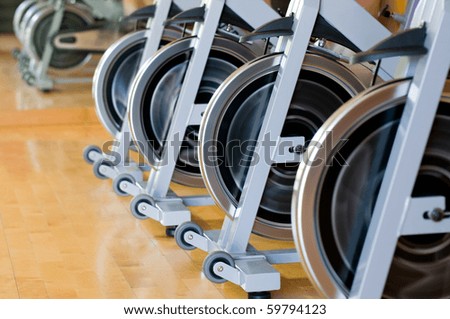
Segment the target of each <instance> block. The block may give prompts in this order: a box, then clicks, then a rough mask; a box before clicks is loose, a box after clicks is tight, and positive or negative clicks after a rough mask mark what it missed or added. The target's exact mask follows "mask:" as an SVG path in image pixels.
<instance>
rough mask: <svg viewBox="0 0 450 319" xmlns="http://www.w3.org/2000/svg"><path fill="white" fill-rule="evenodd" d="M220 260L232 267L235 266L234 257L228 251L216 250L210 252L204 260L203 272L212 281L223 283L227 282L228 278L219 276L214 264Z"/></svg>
mask: <svg viewBox="0 0 450 319" xmlns="http://www.w3.org/2000/svg"><path fill="white" fill-rule="evenodd" d="M218 262H223V263H225V264H227V265H230V266H231V267H234V259H233V257H231V256H230V255H229V254H228V253H226V252H224V251H215V252H212V253H210V254H209V255H208V256H207V257H206V258H205V260H204V261H203V273H204V274H205V276H206V278H208V279H209V280H210V281H212V282H215V283H218V284H221V283H224V282H226V281H227V280H226V279H224V278H222V277H220V276H217V275H216V274H215V273H214V266H215V265H216V264H217V263H218Z"/></svg>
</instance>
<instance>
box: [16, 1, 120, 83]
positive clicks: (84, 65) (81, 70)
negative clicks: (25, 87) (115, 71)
mask: <svg viewBox="0 0 450 319" xmlns="http://www.w3.org/2000/svg"><path fill="white" fill-rule="evenodd" d="M122 17H123V8H122V2H121V0H102V1H95V0H25V1H22V2H21V4H20V5H19V6H18V8H17V9H16V11H15V13H14V18H13V29H14V33H15V35H16V37H17V39H18V40H19V42H20V44H21V49H16V50H14V52H13V54H14V56H15V57H16V58H17V60H18V62H19V63H18V65H19V70H20V72H21V75H22V78H23V79H24V80H25V81H26V82H27V83H28V84H29V85H32V86H35V87H37V88H38V89H40V90H42V91H45V92H46V91H50V90H52V89H53V88H54V86H55V84H57V83H79V82H91V79H92V73H93V68H94V67H95V63H96V61H97V60H98V58H97V59H96V55H97V56H98V54H100V53H103V52H104V51H105V50H106V49H107V48H108V47H109V46H110V45H111V44H112V43H114V42H115V41H116V40H117V39H119V38H120V35H123V34H125V31H126V30H127V29H128V27H127V24H126V23H124V22H122V23H120V21H121V20H122Z"/></svg>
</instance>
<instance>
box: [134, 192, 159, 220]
mask: <svg viewBox="0 0 450 319" xmlns="http://www.w3.org/2000/svg"><path fill="white" fill-rule="evenodd" d="M142 203H146V204H148V205H150V206H153V207H155V201H154V199H153V198H152V197H151V196H150V195H147V194H139V195H138V196H136V197H135V198H133V200H132V201H131V203H130V209H131V214H132V215H133V216H134V217H136V218H137V219H141V220H144V219H148V218H149V217H148V216H147V215H144V214H142V213H141V212H140V211H139V209H138V207H139V205H140V204H142Z"/></svg>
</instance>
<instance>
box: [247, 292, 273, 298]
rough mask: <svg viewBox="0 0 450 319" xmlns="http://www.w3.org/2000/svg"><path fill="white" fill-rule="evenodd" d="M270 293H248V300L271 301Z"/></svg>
mask: <svg viewBox="0 0 450 319" xmlns="http://www.w3.org/2000/svg"><path fill="white" fill-rule="evenodd" d="M271 298H272V296H271V295H270V291H257V292H249V293H248V299H271Z"/></svg>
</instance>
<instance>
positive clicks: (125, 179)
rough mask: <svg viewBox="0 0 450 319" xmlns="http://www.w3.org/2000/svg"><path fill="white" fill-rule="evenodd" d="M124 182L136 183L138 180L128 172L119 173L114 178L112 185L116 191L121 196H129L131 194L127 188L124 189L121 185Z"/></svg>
mask: <svg viewBox="0 0 450 319" xmlns="http://www.w3.org/2000/svg"><path fill="white" fill-rule="evenodd" d="M122 182H129V183H130V184H136V180H135V179H134V177H133V176H131V175H130V174H127V173H122V174H119V175H117V176H116V177H115V178H114V180H113V183H112V186H113V190H114V192H115V193H116V194H117V195H119V196H129V195H130V194H128V193H127V192H126V191H125V190H123V189H122V187H120V184H121V183H122Z"/></svg>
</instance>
